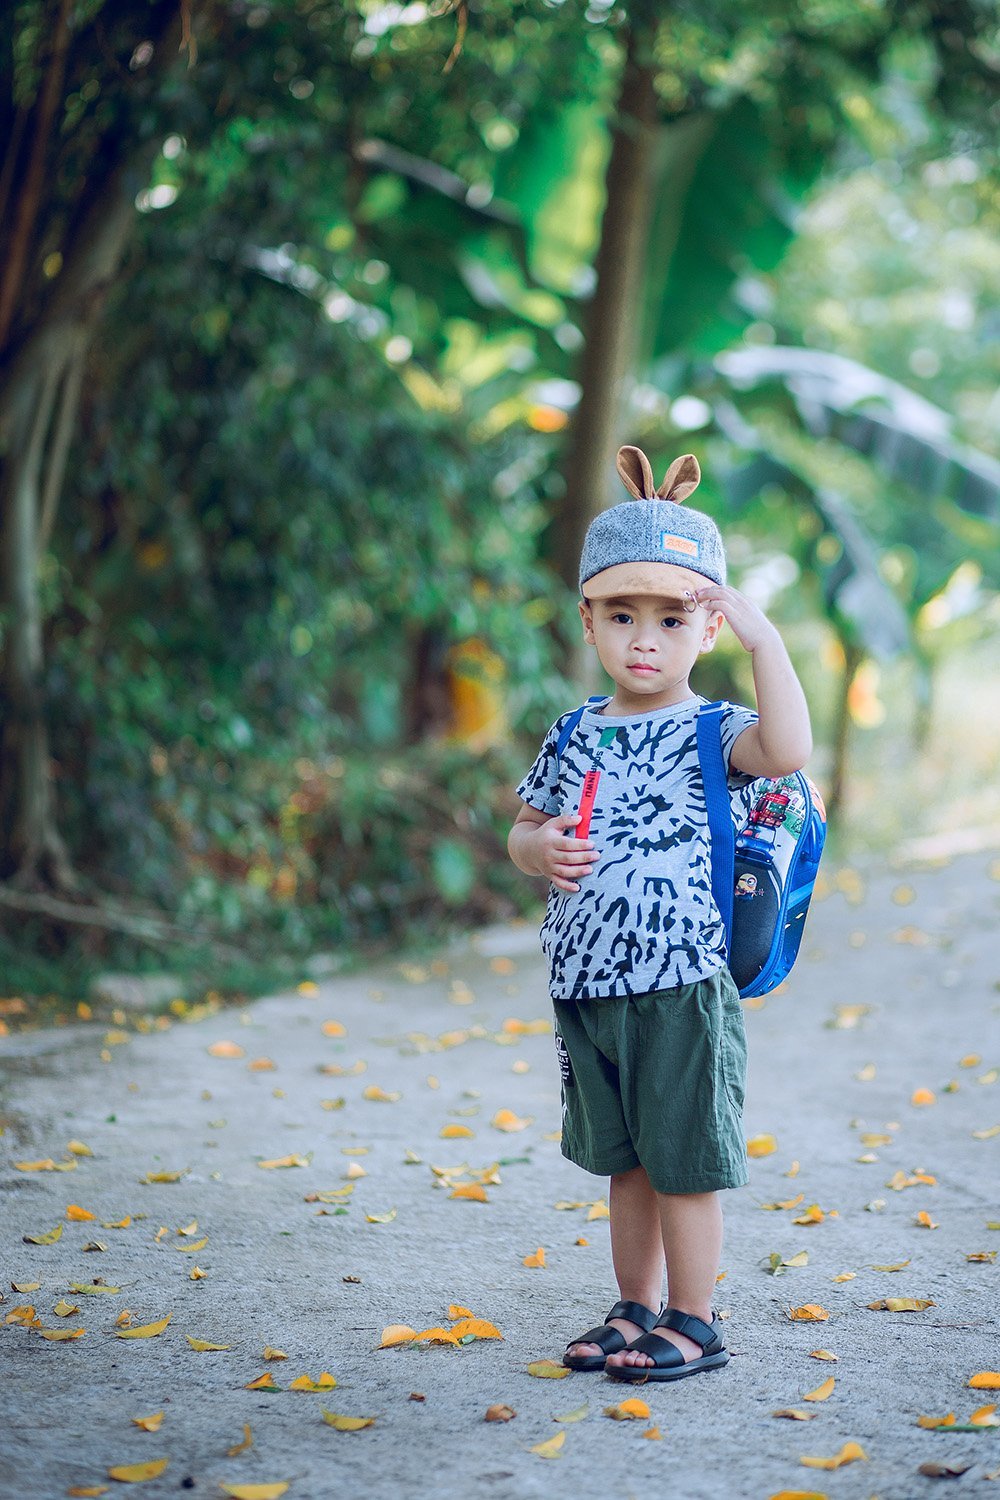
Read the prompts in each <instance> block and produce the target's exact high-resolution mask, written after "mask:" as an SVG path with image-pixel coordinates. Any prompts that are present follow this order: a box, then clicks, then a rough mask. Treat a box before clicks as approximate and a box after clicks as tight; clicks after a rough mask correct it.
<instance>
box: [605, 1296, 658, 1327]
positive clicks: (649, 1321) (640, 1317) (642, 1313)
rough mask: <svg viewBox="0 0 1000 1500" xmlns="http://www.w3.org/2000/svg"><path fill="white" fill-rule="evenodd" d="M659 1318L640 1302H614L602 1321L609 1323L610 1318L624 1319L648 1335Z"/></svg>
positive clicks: (656, 1313)
mask: <svg viewBox="0 0 1000 1500" xmlns="http://www.w3.org/2000/svg"><path fill="white" fill-rule="evenodd" d="M659 1316H660V1314H659V1313H658V1312H654V1311H653V1309H652V1308H651V1307H646V1306H645V1305H644V1304H643V1303H642V1302H616V1303H615V1305H614V1307H613V1308H612V1309H611V1311H610V1312H609V1313H608V1315H607V1317H606V1318H605V1319H604V1321H605V1323H610V1322H611V1319H612V1318H625V1319H626V1320H627V1321H628V1322H629V1323H637V1324H638V1326H639V1327H640V1328H641V1329H642V1331H643V1333H648V1332H649V1330H650V1329H651V1328H653V1327H654V1326H655V1325H656V1323H657V1321H658V1320H659Z"/></svg>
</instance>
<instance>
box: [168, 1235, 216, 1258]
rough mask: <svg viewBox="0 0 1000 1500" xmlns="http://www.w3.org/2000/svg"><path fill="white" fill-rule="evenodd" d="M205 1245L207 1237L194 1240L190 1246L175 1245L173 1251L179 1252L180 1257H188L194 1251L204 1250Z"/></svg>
mask: <svg viewBox="0 0 1000 1500" xmlns="http://www.w3.org/2000/svg"><path fill="white" fill-rule="evenodd" d="M207 1244H208V1236H207V1235H206V1236H205V1238H204V1239H201V1240H194V1241H193V1242H192V1243H191V1244H190V1245H175V1246H174V1249H175V1250H179V1251H180V1252H181V1254H182V1255H190V1254H191V1253H192V1252H193V1251H195V1250H204V1248H205V1246H206V1245H207Z"/></svg>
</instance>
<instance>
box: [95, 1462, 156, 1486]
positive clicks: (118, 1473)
mask: <svg viewBox="0 0 1000 1500" xmlns="http://www.w3.org/2000/svg"><path fill="white" fill-rule="evenodd" d="M169 1462H170V1460H169V1458H154V1459H151V1460H150V1462H149V1463H144V1464H117V1465H116V1466H115V1467H114V1468H113V1469H109V1470H108V1478H109V1479H120V1480H123V1481H124V1482H125V1483H126V1484H142V1483H143V1481H144V1480H146V1479H156V1478H157V1477H158V1475H160V1474H162V1473H163V1471H164V1469H165V1468H166V1467H167V1464H168V1463H169Z"/></svg>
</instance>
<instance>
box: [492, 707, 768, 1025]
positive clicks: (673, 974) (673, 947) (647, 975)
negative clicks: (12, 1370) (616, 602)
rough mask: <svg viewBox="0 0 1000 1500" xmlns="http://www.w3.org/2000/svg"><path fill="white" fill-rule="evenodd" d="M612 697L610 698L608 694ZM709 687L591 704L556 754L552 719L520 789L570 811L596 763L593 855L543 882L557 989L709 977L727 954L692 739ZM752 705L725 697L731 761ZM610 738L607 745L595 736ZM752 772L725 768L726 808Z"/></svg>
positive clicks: (620, 987) (739, 808) (741, 795)
mask: <svg viewBox="0 0 1000 1500" xmlns="http://www.w3.org/2000/svg"><path fill="white" fill-rule="evenodd" d="M608 701H609V702H610V700H608ZM705 701H706V700H705V699H704V698H698V697H692V698H686V699H685V700H684V701H683V702H682V703H673V704H671V705H670V706H669V707H668V708H663V709H660V710H659V711H658V712H655V713H650V714H630V715H627V716H625V717H621V718H619V717H609V716H608V715H606V714H605V713H603V712H602V707H603V706H602V705H601V704H595V705H594V706H593V708H588V709H587V711H586V712H585V713H584V715H583V717H582V719H581V720H580V722H579V724H578V725H577V727H576V729H575V730H574V731H573V733H572V735H571V736H570V739H569V743H568V744H567V745H566V747H565V748H564V750H563V752H562V754H561V756H559V758H558V761H557V759H556V742H557V741H558V738H559V734H560V731H561V730H562V728H563V726H564V725H565V724H566V722H567V720H568V719H569V717H570V714H563V715H562V717H561V718H559V719H557V720H556V722H555V723H554V724H553V725H552V727H551V729H550V730H549V732H548V734H547V735H546V736H545V741H544V743H543V745H542V748H541V750H540V751H539V754H538V758H537V759H536V761H535V763H534V765H533V766H532V767H531V770H530V771H529V772H528V774H527V776H526V777H525V778H524V780H523V781H522V782H521V784H520V786H519V787H518V788H517V795H518V796H519V797H520V798H521V799H522V801H524V802H527V803H528V804H529V806H531V807H534V808H537V809H539V811H541V812H545V813H551V814H559V813H573V812H576V811H577V810H578V808H579V805H580V795H581V790H582V786H583V778H584V776H585V775H586V773H587V772H588V771H589V770H591V769H593V768H596V769H598V770H599V771H600V773H601V775H600V781H599V783H598V788H597V799H596V801H595V803H594V810H593V815H592V818H591V824H590V838H591V839H592V840H593V843H594V846H595V848H597V849H598V850H600V855H601V857H600V859H599V860H598V862H597V864H596V865H595V866H594V867H593V870H592V873H591V874H590V875H586V876H584V877H583V878H582V879H581V881H580V889H579V891H574V892H572V893H569V892H566V891H560V890H558V889H557V888H556V886H554V885H550V886H549V898H548V905H547V908H546V913H545V921H544V923H543V924H542V932H541V938H542V947H543V949H544V950H545V954H546V956H547V958H548V960H549V970H550V989H551V993H552V995H553V997H554V998H556V999H560V1000H572V999H577V998H582V997H588V998H598V997H602V996H609V995H644V994H649V993H650V992H651V991H654V990H662V989H671V988H673V987H674V986H676V985H681V984H691V983H692V982H693V981H694V980H696V979H703V978H707V976H708V975H709V974H713V973H715V971H716V970H717V969H721V968H722V966H723V965H724V963H725V961H726V953H725V929H724V926H723V922H722V917H721V915H720V913H719V909H718V907H717V906H716V904H715V901H714V900H713V898H712V878H711V863H710V848H711V846H710V837H709V831H708V815H707V811H706V807H705V790H704V786H703V785H702V778H701V767H700V765H699V761H698V750H697V744H696V739H695V725H696V721H697V717H698V709H699V707H700V706H701V704H703V703H704V702H705ZM756 721H757V715H756V714H755V713H754V712H753V711H752V709H749V708H741V707H740V706H739V705H737V704H732V703H728V704H726V706H725V709H724V711H723V714H722V721H721V727H722V751H723V756H724V758H725V763H726V767H727V770H728V769H729V757H730V753H731V751H732V748H733V745H734V744H735V742H736V740H737V739H738V737H739V736H740V735H741V734H742V733H743V731H744V729H746V728H748V726H749V725H751V724H754V723H756ZM611 730H615V731H616V733H615V735H614V739H613V741H612V743H611V744H608V745H606V746H605V748H603V749H599V748H598V747H599V741H600V740H601V738H602V735H603V737H604V738H605V740H607V739H608V738H609V733H608V732H609V731H611ZM751 779H752V778H750V777H748V776H743V775H742V774H741V773H739V772H736V771H730V773H729V788H730V794H731V797H732V800H733V813H734V817H737V816H738V815H739V814H740V813H741V812H742V813H743V814H744V816H745V814H746V811H748V810H749V808H748V802H749V798H748V796H747V795H746V793H745V788H746V787H748V786H749V785H750V782H751Z"/></svg>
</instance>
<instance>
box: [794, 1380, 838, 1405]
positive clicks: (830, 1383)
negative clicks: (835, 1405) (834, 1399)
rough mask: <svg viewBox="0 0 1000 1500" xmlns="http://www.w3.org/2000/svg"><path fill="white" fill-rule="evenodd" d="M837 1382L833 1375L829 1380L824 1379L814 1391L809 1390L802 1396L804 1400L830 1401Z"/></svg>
mask: <svg viewBox="0 0 1000 1500" xmlns="http://www.w3.org/2000/svg"><path fill="white" fill-rule="evenodd" d="M836 1383H837V1382H836V1381H835V1380H834V1378H833V1376H832V1375H831V1376H830V1378H829V1380H824V1382H823V1384H822V1385H818V1386H817V1387H816V1389H815V1390H814V1391H808V1392H807V1393H806V1394H805V1395H804V1396H803V1397H802V1399H803V1401H828V1400H829V1398H830V1397H831V1396H832V1395H833V1388H834V1386H835V1385H836Z"/></svg>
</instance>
